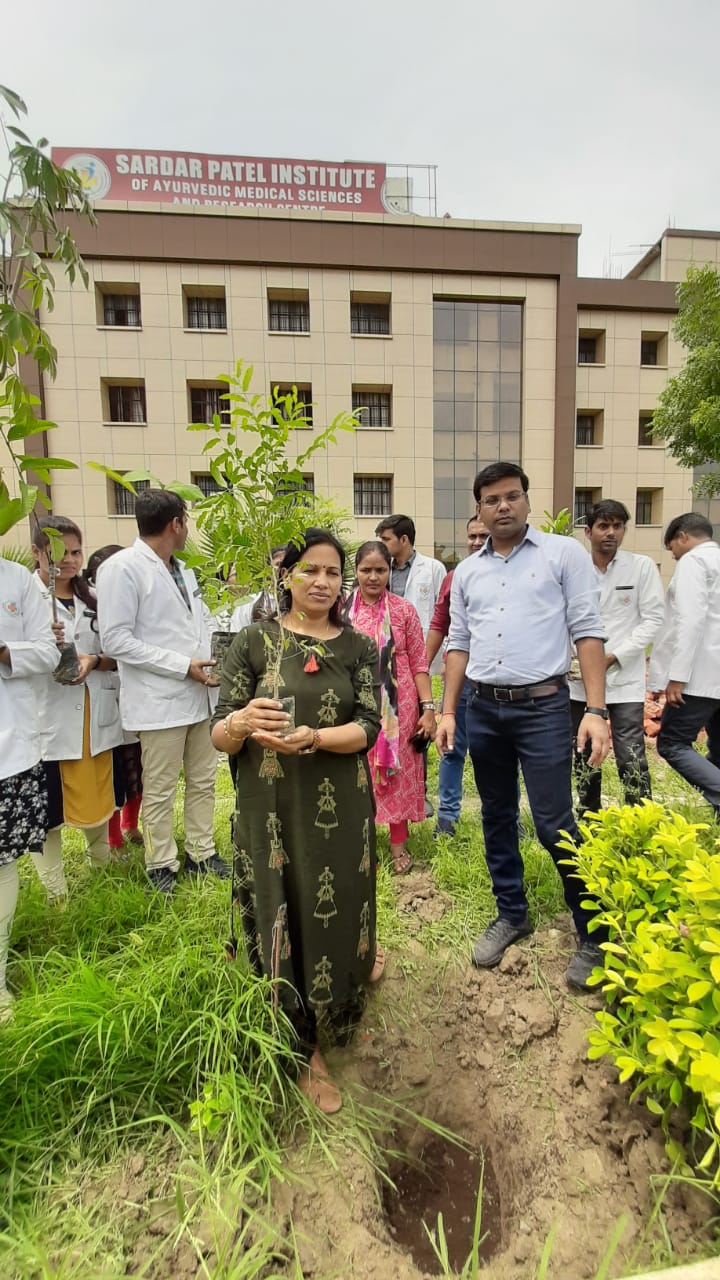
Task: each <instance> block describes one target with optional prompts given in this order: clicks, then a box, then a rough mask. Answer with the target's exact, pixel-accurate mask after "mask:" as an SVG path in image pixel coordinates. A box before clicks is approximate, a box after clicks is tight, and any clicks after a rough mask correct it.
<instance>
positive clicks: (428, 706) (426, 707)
mask: <svg viewBox="0 0 720 1280" xmlns="http://www.w3.org/2000/svg"><path fill="white" fill-rule="evenodd" d="M420 706H421V707H422V709H423V711H434V710H435V703H434V702H421V703H420Z"/></svg>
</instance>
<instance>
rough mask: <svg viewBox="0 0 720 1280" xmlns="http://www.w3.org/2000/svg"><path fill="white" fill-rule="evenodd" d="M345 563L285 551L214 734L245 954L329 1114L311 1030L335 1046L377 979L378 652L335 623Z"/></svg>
mask: <svg viewBox="0 0 720 1280" xmlns="http://www.w3.org/2000/svg"><path fill="white" fill-rule="evenodd" d="M344 566H345V552H344V550H343V548H342V546H341V545H340V543H339V542H338V541H337V539H336V538H335V537H334V536H333V535H332V534H331V533H329V532H327V531H326V530H323V529H308V530H307V531H306V532H305V534H304V537H303V540H302V544H301V545H300V546H295V545H292V544H291V545H290V546H289V547H288V549H287V551H286V552H285V555H284V558H283V561H282V564H281V565H280V581H281V590H280V601H279V604H280V611H279V614H278V616H277V617H276V618H275V619H272V620H269V621H264V622H257V623H254V624H253V625H251V626H248V627H245V628H244V629H243V630H242V631H240V632H239V634H238V635H237V636H236V638H235V639H234V641H233V643H232V646H231V648H230V650H229V652H228V654H227V656H226V658H225V662H224V665H223V672H222V680H221V687H220V701H219V703H218V707H217V711H216V713H215V718H214V721H213V729H212V740H213V743H214V744H215V746H216V747H217V749H218V751H224V752H227V754H228V755H234V756H235V759H236V761H237V783H236V794H237V804H236V809H235V819H234V830H233V838H234V845H235V874H234V879H235V889H236V893H237V895H238V900H239V906H240V912H241V918H242V923H243V929H244V933H245V941H246V945H247V951H248V956H249V959H250V962H251V964H252V965H253V967H254V969H255V971H256V972H257V973H259V974H265V975H267V976H268V977H270V978H272V979H273V980H274V984H275V985H274V998H275V999H276V1000H277V1001H278V1002H279V1003H280V1004H281V1005H282V1007H283V1009H284V1010H285V1012H286V1013H287V1015H288V1017H289V1018H290V1020H291V1022H292V1024H293V1026H294V1028H295V1031H296V1033H297V1037H298V1042H299V1045H300V1049H301V1052H302V1053H303V1054H304V1057H305V1059H306V1062H305V1065H304V1066H303V1068H302V1070H301V1073H300V1078H299V1084H300V1087H301V1089H302V1090H303V1091H304V1092H305V1093H306V1094H307V1096H308V1097H309V1098H311V1099H312V1101H313V1102H314V1103H315V1104H316V1105H317V1106H318V1107H319V1108H320V1109H321V1110H322V1111H325V1112H328V1113H330V1112H334V1111H337V1110H338V1109H339V1107H340V1105H341V1097H340V1091H339V1089H338V1088H337V1086H336V1085H335V1084H334V1083H333V1081H332V1080H331V1079H330V1078H329V1075H328V1070H327V1067H326V1065H325V1062H324V1060H323V1058H322V1056H321V1053H320V1049H319V1046H318V1023H319V1021H321V1020H322V1021H323V1022H324V1023H325V1024H326V1025H327V1027H328V1029H329V1030H330V1031H331V1032H334V1033H335V1034H336V1035H339V1036H340V1037H341V1038H345V1037H346V1036H347V1034H348V1032H349V1031H350V1030H351V1028H352V1026H354V1025H355V1023H356V1022H357V1020H358V1017H359V1015H360V1012H361V1009H362V999H363V987H364V984H366V983H368V982H370V981H373V980H374V979H375V978H376V977H378V976H379V973H378V972H377V967H376V963H375V962H376V943H375V827H374V823H373V814H372V792H371V788H370V783H369V776H368V771H367V766H366V761H365V756H366V753H367V751H368V749H369V748H370V747H372V745H373V743H374V741H375V737H376V735H377V731H378V706H377V695H376V687H377V681H378V674H377V653H376V650H375V647H374V645H373V644H372V643H371V641H369V640H368V639H367V637H366V636H362V635H359V634H358V633H357V632H354V631H352V630H351V629H350V628H349V627H346V626H345V625H344V624H343V622H342V619H341V617H340V594H341V590H342V582H343V569H344ZM280 699H283V702H281V701H280ZM292 703H294V721H293V719H292V711H293V707H292V705H291V704H292ZM381 967H382V966H380V971H381Z"/></svg>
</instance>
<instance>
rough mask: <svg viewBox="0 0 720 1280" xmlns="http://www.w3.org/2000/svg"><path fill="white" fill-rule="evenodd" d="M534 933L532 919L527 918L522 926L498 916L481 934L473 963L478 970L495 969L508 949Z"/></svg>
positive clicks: (474, 952) (474, 948) (476, 945)
mask: <svg viewBox="0 0 720 1280" xmlns="http://www.w3.org/2000/svg"><path fill="white" fill-rule="evenodd" d="M532 931H533V926H532V923H531V921H530V917H529V916H526V917H525V919H524V920H523V922H522V924H513V922H512V920H504V919H503V917H502V916H498V918H497V920H493V922H492V924H489V925H488V927H487V929H486V930H485V932H484V933H481V934H480V937H479V938H478V940H477V942H476V943H475V946H474V947H473V953H472V962H473V964H475V965H477V967H478V969H494V968H495V965H496V964H499V963H500V961H501V960H502V958H503V956H504V955H505V952H506V951H507V949H508V947H511V946H512V944H513V942H519V941H520V939H521V938H527V937H529V935H530V934H531V933H532Z"/></svg>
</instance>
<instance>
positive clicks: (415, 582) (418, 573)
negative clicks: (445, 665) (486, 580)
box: [405, 551, 447, 675]
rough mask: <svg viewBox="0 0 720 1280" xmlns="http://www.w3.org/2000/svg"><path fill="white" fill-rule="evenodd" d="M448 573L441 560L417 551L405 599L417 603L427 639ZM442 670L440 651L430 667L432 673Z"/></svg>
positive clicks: (408, 579)
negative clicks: (436, 604) (437, 601)
mask: <svg viewBox="0 0 720 1280" xmlns="http://www.w3.org/2000/svg"><path fill="white" fill-rule="evenodd" d="M446 575H447V569H446V568H445V565H444V564H442V563H441V561H440V560H433V558H432V556H424V555H422V554H421V552H419V551H417V552H416V553H415V559H414V560H413V562H412V564H411V565H410V572H409V574H408V578H407V582H406V584H405V599H406V600H408V601H409V602H410V604H414V605H415V608H416V610H417V614H418V617H419V619H420V626H421V627H422V633H423V636H424V638H425V639H426V640H427V634H428V631H429V630H430V623H431V621H432V616H433V612H434V609H435V602H436V600H437V598H438V596H439V595H440V588H441V586H442V584H443V581H444V579H445V577H446ZM441 671H442V654H441V653H438V654H437V655H436V657H435V659H434V660H433V663H432V666H431V667H430V674H431V675H439V673H440V672H441Z"/></svg>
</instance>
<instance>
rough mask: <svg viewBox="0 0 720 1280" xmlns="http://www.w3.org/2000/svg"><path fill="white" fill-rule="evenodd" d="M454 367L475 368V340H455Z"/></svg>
mask: <svg viewBox="0 0 720 1280" xmlns="http://www.w3.org/2000/svg"><path fill="white" fill-rule="evenodd" d="M455 368H456V370H457V369H466V370H470V369H472V370H473V372H474V371H475V369H477V343H476V342H456V343H455Z"/></svg>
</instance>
